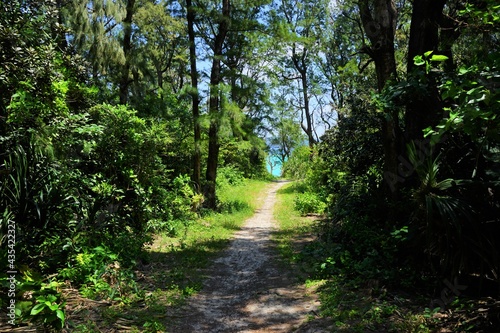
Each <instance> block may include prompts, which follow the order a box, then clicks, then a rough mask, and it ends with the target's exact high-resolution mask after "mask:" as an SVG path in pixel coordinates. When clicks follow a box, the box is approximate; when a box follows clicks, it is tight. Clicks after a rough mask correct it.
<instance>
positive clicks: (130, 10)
mask: <svg viewBox="0 0 500 333" xmlns="http://www.w3.org/2000/svg"><path fill="white" fill-rule="evenodd" d="M134 6H135V0H128V1H127V8H126V15H125V18H124V19H123V45H122V48H123V55H124V56H125V64H124V65H123V68H122V75H121V78H120V83H119V88H120V104H127V102H128V87H129V84H130V80H129V74H130V51H131V50H132V17H133V15H134Z"/></svg>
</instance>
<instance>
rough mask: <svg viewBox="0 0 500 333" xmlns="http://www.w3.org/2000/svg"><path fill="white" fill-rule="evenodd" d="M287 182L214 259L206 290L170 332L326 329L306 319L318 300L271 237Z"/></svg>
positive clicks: (276, 186) (183, 311)
mask: <svg viewBox="0 0 500 333" xmlns="http://www.w3.org/2000/svg"><path fill="white" fill-rule="evenodd" d="M284 184H285V182H278V183H273V184H272V185H271V186H270V187H269V188H268V190H267V192H266V198H265V200H264V202H263V204H262V206H261V207H260V209H257V210H256V212H255V214H254V215H253V216H252V217H251V218H249V219H248V220H247V221H246V222H245V224H244V226H243V227H242V228H241V229H240V230H239V231H237V232H236V233H235V235H234V238H233V240H232V241H231V244H230V246H229V247H228V248H227V249H226V250H225V251H223V252H222V254H221V256H220V257H219V258H218V259H216V260H215V261H214V262H213V264H212V266H211V267H210V269H209V271H208V276H209V278H208V279H207V280H206V281H205V283H204V286H203V289H202V290H201V291H200V293H198V294H197V295H195V296H193V297H192V298H191V299H190V300H189V301H188V303H187V305H186V306H184V307H183V308H182V309H181V310H180V311H181V314H180V315H179V316H178V318H181V319H180V320H179V321H178V322H177V323H176V324H175V327H169V329H168V331H169V332H186V333H188V332H189V333H191V332H203V333H205V332H245V333H250V332H253V333H256V332H302V333H304V332H311V333H312V332H315V333H319V332H322V330H318V327H314V328H313V327H311V325H310V324H308V323H307V322H306V320H307V318H308V316H311V315H312V316H314V315H315V313H316V312H317V308H318V306H319V302H318V300H317V299H315V297H314V296H312V295H308V293H307V290H306V288H305V287H304V286H302V285H300V284H298V282H297V281H296V274H295V275H294V274H293V272H291V271H289V270H287V269H286V268H285V267H284V265H282V264H280V263H279V258H278V255H279V254H278V252H277V249H276V248H275V244H274V243H273V241H272V240H271V234H272V232H273V230H275V225H274V219H273V207H274V205H275V203H276V193H277V191H278V190H279V189H280V188H281V187H282V186H283V185H284ZM325 332H326V331H325Z"/></svg>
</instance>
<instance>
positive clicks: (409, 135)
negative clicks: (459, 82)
mask: <svg viewBox="0 0 500 333" xmlns="http://www.w3.org/2000/svg"><path fill="white" fill-rule="evenodd" d="M445 3H446V0H415V1H414V2H413V12H412V17H411V26H410V42H409V46H408V63H407V73H408V75H411V74H412V72H413V70H414V69H415V64H414V62H413V58H414V57H415V56H417V55H423V54H424V53H425V52H427V51H434V52H437V51H438V47H439V24H440V21H441V20H442V16H443V8H444V5H445ZM427 79H428V80H427V91H426V92H425V94H423V95H419V96H415V97H413V98H412V100H411V103H409V104H408V105H407V107H406V115H405V134H406V139H407V141H412V140H422V139H423V132H422V130H423V129H424V128H426V127H428V126H432V125H434V124H436V123H437V122H438V121H439V119H441V112H440V111H441V110H442V103H441V98H440V95H439V91H438V88H437V83H436V82H435V81H434V80H433V78H432V77H431V76H429V75H428V76H427Z"/></svg>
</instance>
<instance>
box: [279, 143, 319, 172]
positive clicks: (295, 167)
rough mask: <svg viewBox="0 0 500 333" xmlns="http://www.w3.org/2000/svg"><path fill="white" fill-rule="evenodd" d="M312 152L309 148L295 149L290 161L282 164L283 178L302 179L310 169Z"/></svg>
mask: <svg viewBox="0 0 500 333" xmlns="http://www.w3.org/2000/svg"><path fill="white" fill-rule="evenodd" d="M311 158H312V152H311V149H310V148H309V146H301V147H298V148H296V149H295V150H294V151H293V152H292V155H291V156H290V159H289V160H288V161H285V163H283V171H282V173H283V176H284V177H287V178H291V179H304V178H306V175H307V172H308V171H309V168H310V167H311V165H312V164H311Z"/></svg>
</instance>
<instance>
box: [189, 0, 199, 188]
mask: <svg viewBox="0 0 500 333" xmlns="http://www.w3.org/2000/svg"><path fill="white" fill-rule="evenodd" d="M186 6H187V23H188V38H189V65H190V72H191V73H190V75H191V99H192V108H193V131H194V152H193V175H192V178H191V179H192V181H193V183H194V184H195V190H196V192H198V193H200V192H201V148H200V143H201V126H200V98H199V94H198V70H197V68H196V44H195V35H194V22H195V19H196V17H195V12H194V8H193V4H192V1H191V0H186Z"/></svg>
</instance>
